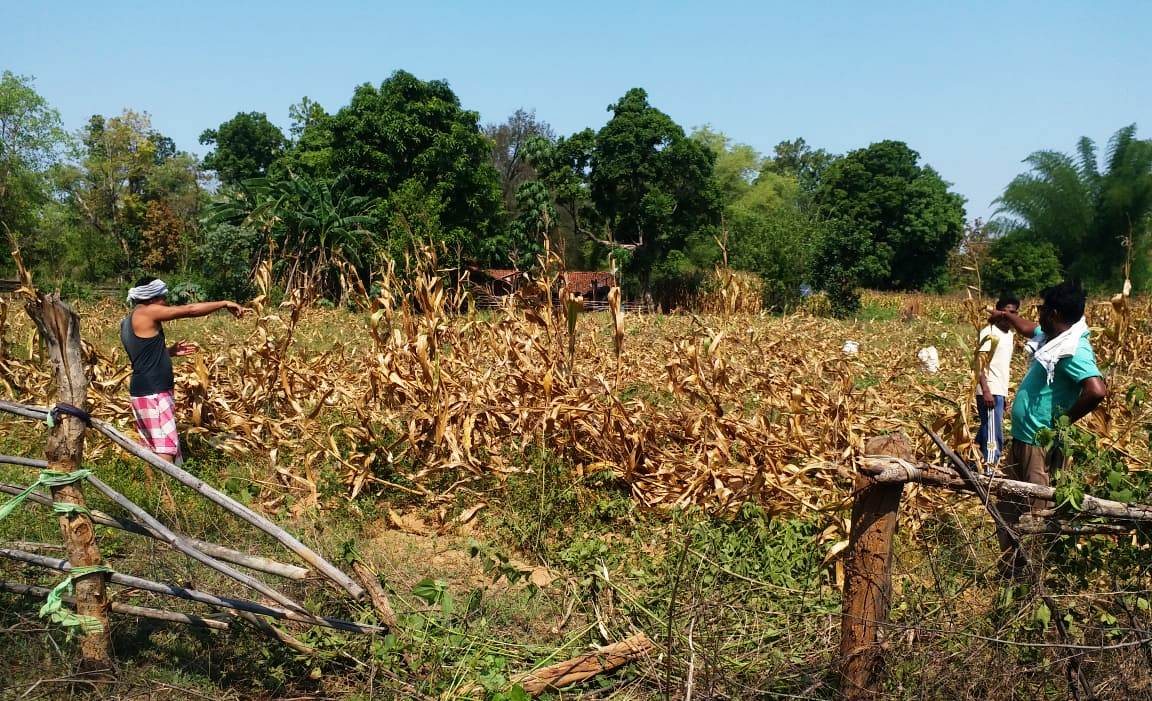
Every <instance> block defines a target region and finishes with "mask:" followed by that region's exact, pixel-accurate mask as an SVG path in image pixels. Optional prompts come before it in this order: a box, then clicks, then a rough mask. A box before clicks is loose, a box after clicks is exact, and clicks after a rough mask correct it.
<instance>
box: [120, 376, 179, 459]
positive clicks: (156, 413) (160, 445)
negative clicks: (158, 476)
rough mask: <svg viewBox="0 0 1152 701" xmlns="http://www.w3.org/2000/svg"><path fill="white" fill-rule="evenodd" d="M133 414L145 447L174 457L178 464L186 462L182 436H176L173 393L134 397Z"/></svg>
mask: <svg viewBox="0 0 1152 701" xmlns="http://www.w3.org/2000/svg"><path fill="white" fill-rule="evenodd" d="M132 414H133V415H134V416H135V417H136V430H137V431H139V432H140V437H141V438H142V439H144V445H146V446H148V447H149V448H151V449H152V452H153V453H156V454H157V455H170V456H172V459H173V461H175V462H176V463H177V464H179V463H182V462H184V456H183V454H182V453H181V452H180V436H178V435H177V434H176V401H175V399H174V398H173V396H172V392H170V391H169V392H160V393H159V394H149V395H148V396H145V397H132Z"/></svg>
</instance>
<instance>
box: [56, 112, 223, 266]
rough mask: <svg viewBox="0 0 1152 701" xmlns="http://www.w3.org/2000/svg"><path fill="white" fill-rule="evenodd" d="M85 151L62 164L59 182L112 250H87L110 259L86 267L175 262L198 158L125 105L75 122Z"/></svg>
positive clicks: (185, 235) (189, 233) (187, 230)
mask: <svg viewBox="0 0 1152 701" xmlns="http://www.w3.org/2000/svg"><path fill="white" fill-rule="evenodd" d="M80 139H81V141H82V143H83V154H82V157H81V158H80V160H79V162H78V163H77V164H74V165H71V166H68V167H65V168H61V169H60V170H59V171H58V176H57V183H58V186H59V187H60V189H61V190H62V191H63V192H64V194H65V198H66V202H67V203H68V204H69V205H70V207H71V208H72V210H73V211H74V212H75V214H76V219H77V221H79V222H81V223H82V225H83V226H84V228H85V232H84V235H85V236H86V237H87V238H88V239H90V241H89V242H88V243H87V244H86V248H87V249H88V250H89V251H96V250H100V249H99V247H98V246H93V244H94V243H95V242H97V241H99V242H103V244H105V246H106V247H111V248H113V249H114V250H115V252H116V253H115V254H109V252H108V251H107V250H106V249H105V250H104V251H103V253H101V255H93V256H91V261H90V262H95V261H96V260H97V259H105V260H110V263H109V265H110V266H111V267H106V268H100V269H94V268H90V267H88V266H87V264H85V267H86V268H87V269H86V271H85V272H83V273H82V274H84V275H86V276H89V277H104V276H107V275H116V276H124V275H132V274H133V272H134V271H135V270H137V269H139V268H140V267H148V268H150V269H153V270H158V271H170V270H175V269H177V268H179V267H180V266H181V265H182V264H183V263H184V262H185V257H184V255H185V253H186V251H187V250H188V249H189V248H190V246H191V245H193V244H194V241H193V240H191V239H193V238H194V234H195V227H196V218H197V213H198V209H199V206H200V198H201V196H202V190H201V188H200V178H199V166H198V164H197V162H196V160H195V159H194V158H192V157H191V156H189V155H188V154H185V153H180V152H178V151H176V149H175V145H174V144H173V143H172V140H171V139H168V138H167V137H165V136H164V135H162V134H160V133H159V132H157V131H156V130H154V129H153V128H152V123H151V119H150V118H149V116H148V114H147V113H140V112H134V111H132V110H125V111H124V112H123V113H122V114H120V115H118V116H116V117H110V118H105V117H103V116H100V115H95V116H93V117H92V118H91V119H90V120H89V121H88V125H87V126H86V127H85V128H84V129H82V130H81V133H80Z"/></svg>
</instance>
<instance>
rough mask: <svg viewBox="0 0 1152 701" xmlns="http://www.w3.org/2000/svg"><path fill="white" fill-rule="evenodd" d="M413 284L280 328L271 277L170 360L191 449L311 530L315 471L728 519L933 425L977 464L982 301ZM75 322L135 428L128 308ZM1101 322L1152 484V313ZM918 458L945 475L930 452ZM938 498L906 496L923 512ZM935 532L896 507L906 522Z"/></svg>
mask: <svg viewBox="0 0 1152 701" xmlns="http://www.w3.org/2000/svg"><path fill="white" fill-rule="evenodd" d="M410 267H411V268H412V269H413V270H414V272H413V273H412V274H410V275H408V276H406V277H405V279H403V280H402V279H400V278H399V277H398V276H397V275H396V274H395V271H394V270H392V269H389V270H386V271H384V273H383V274H382V275H381V276H380V277H379V279H378V280H376V282H377V285H375V286H374V289H379V290H381V292H380V294H379V295H377V296H374V297H370V296H368V295H366V294H363V293H361V296H360V299H359V300H358V302H359V304H361V306H362V311H360V312H346V311H340V310H324V309H318V308H314V307H311V306H309V305H307V304H306V299H305V295H303V294H295V295H289V296H288V298H287V299H286V300H285V301H284V302H283V303H282V304H280V305H279V307H276V308H273V307H271V306H269V305H268V302H267V294H268V289H269V284H270V283H269V271H268V270H267V269H266V268H265V269H264V270H262V271H260V274H259V275H258V280H257V282H258V285H259V286H260V287H261V289H262V290H263V291H264V294H262V295H261V296H260V297H259V298H257V299H256V300H255V301H254V302H253V304H252V306H253V307H254V308H255V310H256V314H255V321H254V322H241V323H244V324H250V325H251V326H250V327H247V326H246V327H245V328H244V329H243V332H242V334H240V335H243V336H246V338H244V340H243V341H241V342H237V343H232V344H229V343H228V342H227V341H226V340H225V339H224V337H222V336H210V337H207V338H197V339H196V340H197V341H199V342H201V344H202V346H203V347H204V348H205V349H216V350H214V351H213V350H205V351H203V352H202V353H201V354H199V355H198V356H196V358H195V359H194V360H193V361H190V362H181V363H178V369H177V384H178V396H179V400H180V405H181V407H182V408H181V418H182V420H183V421H184V422H186V423H188V424H190V425H189V426H188V427H186V429H185V431H186V433H192V434H202V435H204V436H205V437H206V438H208V439H209V441H210V443H211V444H212V445H213V446H217V447H218V448H219V449H221V450H225V451H228V452H230V453H232V454H234V455H236V456H240V457H243V456H251V457H252V458H255V459H257V461H258V462H265V461H266V462H267V463H268V464H269V465H270V466H271V468H270V469H271V471H272V473H273V474H272V475H271V477H272V478H274V479H276V480H278V481H279V483H280V484H281V485H282V487H283V491H289V490H291V491H292V492H294V493H295V494H296V499H295V500H294V502H293V508H294V509H297V510H300V509H306V508H309V507H310V506H312V505H315V504H317V503H318V498H319V494H318V489H317V482H318V479H319V473H320V472H321V470H322V468H324V467H325V466H336V467H337V469H338V471H339V472H340V474H341V475H342V477H343V480H344V482H345V484H346V486H347V494H348V495H349V496H351V497H355V496H356V495H358V494H361V493H363V492H364V491H365V490H372V489H383V490H400V491H403V492H405V493H408V494H412V495H415V496H418V497H420V498H424V499H427V500H429V501H431V502H436V501H439V500H441V499H442V498H443V497H444V496H445V495H446V494H450V493H452V491H453V490H454V489H456V488H458V487H460V486H461V485H466V484H469V483H474V482H479V481H481V480H484V479H490V478H491V477H493V476H495V477H497V478H502V477H504V476H507V475H508V474H510V473H513V472H517V471H520V470H522V469H525V468H524V467H523V462H522V461H521V460H520V459H519V456H520V454H521V452H522V451H523V450H525V449H526V448H528V447H543V448H545V449H547V450H550V451H552V452H554V453H556V454H558V455H561V456H563V457H564V458H565V459H567V460H568V461H569V462H570V464H571V465H572V466H573V469H574V470H575V471H577V472H578V473H581V474H587V473H590V472H594V471H601V470H607V471H611V472H612V473H613V474H614V475H615V476H616V477H617V478H618V479H619V480H621V481H622V482H624V483H626V484H627V485H628V487H629V488H630V489H631V491H632V494H633V495H634V496H635V498H636V500H637V501H638V502H640V503H641V504H643V505H645V506H649V507H669V506H683V505H688V504H697V505H702V506H704V507H706V508H709V509H712V510H720V511H722V510H729V509H734V508H737V507H738V506H739V505H740V504H742V503H744V502H746V501H749V500H751V501H755V502H757V503H760V504H762V505H764V506H766V507H767V508H769V509H770V510H772V511H774V512H778V513H799V512H803V511H806V510H829V509H830V510H834V509H837V508H840V507H842V506H843V505H844V504H845V503H846V500H847V499H848V498H849V497H850V485H851V482H850V477H849V476H848V475H846V472H845V470H844V467H845V466H850V465H851V463H852V460H853V459H854V458H855V457H857V456H858V455H859V454H860V452H861V450H862V449H863V445H864V441H865V439H866V438H867V437H869V436H874V435H878V434H882V433H887V432H891V431H895V430H904V431H905V432H907V433H908V435H911V436H917V435H919V430H918V429H917V428H916V426H917V423H918V422H920V421H927V422H928V423H931V424H933V425H934V426H935V427H936V428H937V430H940V431H942V433H943V434H944V435H946V437H948V438H950V440H951V442H952V443H953V445H955V446H957V447H959V448H961V449H963V450H968V451H971V454H973V455H974V454H975V450H974V447H973V446H972V442H973V439H972V433H973V428H972V425H971V420H970V417H969V414H970V409H969V405H970V404H971V403H972V400H971V399H970V398H971V397H973V396H974V392H975V390H974V386H973V384H972V373H971V358H972V355H971V349H972V341H973V340H974V339H975V331H974V325H975V324H976V323H982V320H981V318H980V314H981V312H980V306H979V304H978V303H975V302H973V301H966V300H964V299H962V298H955V299H952V298H945V299H941V298H938V297H928V296H921V297H916V298H910V297H909V296H907V295H905V296H895V295H869V296H867V298H866V303H867V304H868V305H871V306H873V307H887V308H889V309H892V310H893V317H896V316H899V310H901V309H905V308H908V307H909V306H910V305H914V306H915V308H916V309H918V310H922V311H921V312H918V315H919V316H920V317H921V318H920V319H919V320H918V321H916V322H915V323H891V322H838V321H829V320H826V319H821V318H815V317H812V316H809V315H807V314H804V313H800V314H796V315H792V316H787V317H782V318H774V317H767V316H762V315H747V314H730V315H717V316H706V317H696V316H652V315H634V314H625V313H624V312H622V311H621V310H620V305H619V296H618V294H613V295H611V296H610V310H609V311H608V312H607V313H604V312H600V313H590V312H582V311H581V308H580V307H581V305H580V303H579V300H578V299H577V298H572V299H567V300H559V301H558V302H557V303H553V300H552V299H551V296H552V294H553V293H552V292H551V290H553V289H555V287H554V286H553V285H552V284H551V282H550V280H549V279H542V280H539V281H537V282H536V284H535V285H534V286H529V287H527V288H526V289H525V290H523V291H522V292H521V295H523V296H524V297H525V298H526V299H525V303H524V304H521V305H509V306H508V307H507V308H503V309H500V310H498V311H496V312H492V313H478V312H475V311H458V310H468V309H470V304H469V298H468V295H467V293H466V292H465V287H464V286H463V285H461V286H458V287H452V286H446V283H445V281H444V277H443V276H442V275H440V274H439V273H440V271H439V270H438V268H437V262H436V259H435V256H434V255H432V254H431V253H429V252H424V254H423V255H422V256H420V257H419V258H418V260H416V261H413V262H411V265H410ZM357 287H358V288H359V289H360V290H361V291H362V290H363V289H364V288H363V286H362V285H357ZM528 298H531V299H532V300H536V301H538V302H540V304H536V305H532V304H528V303H527V302H528V301H529V299H528ZM82 312H83V323H84V337H85V339H87V341H88V342H87V343H86V346H85V350H86V356H87V359H88V362H89V363H90V370H89V372H90V377H91V378H92V380H93V382H92V389H91V396H92V400H93V405H94V412H95V414H96V415H98V416H100V417H101V418H105V419H110V420H115V421H117V422H119V423H120V424H121V425H122V426H126V427H127V426H130V425H131V419H130V411H129V405H128V393H127V387H126V380H127V378H128V376H129V368H128V367H127V363H126V359H125V357H124V354H123V352H122V351H121V350H120V349H119V347H118V345H115V344H114V341H111V340H110V341H109V342H108V343H106V344H104V345H101V344H97V343H93V342H92V341H93V340H94V339H99V338H107V339H111V338H112V336H111V334H110V333H109V329H111V328H114V327H115V326H116V323H117V321H118V319H119V317H120V315H122V314H123V310H122V309H121V308H117V307H116V305H114V304H112V303H110V302H106V303H102V304H99V305H95V306H89V307H87V308H84V309H82ZM1091 312H1092V317H1091V319H1090V321H1092V322H1093V323H1095V324H1098V325H1100V326H1102V327H1104V328H1105V330H1104V332H1103V333H1100V334H1098V335H1097V336H1096V345H1097V350H1098V353H1099V355H1100V358H1101V360H1102V362H1103V363H1104V364H1105V366H1106V367H1107V374H1108V377H1109V381H1110V383H1111V385H1112V387H1113V389H1114V390H1115V391H1114V393H1113V396H1112V398H1111V399H1109V401H1108V402H1107V404H1106V405H1105V406H1104V407H1103V408H1102V410H1100V411H1099V412H1097V414H1095V415H1094V416H1092V417H1091V418H1090V419H1088V420H1087V422H1086V425H1087V426H1088V427H1089V428H1090V429H1092V430H1093V431H1095V432H1097V433H1098V434H1099V435H1101V436H1103V437H1104V438H1105V439H1106V441H1107V442H1108V444H1110V445H1112V446H1114V447H1116V448H1118V449H1120V450H1122V451H1125V454H1126V455H1128V456H1129V458H1130V460H1131V462H1132V466H1133V467H1134V468H1142V467H1144V466H1146V465H1147V464H1148V445H1147V440H1146V437H1147V434H1146V431H1147V428H1146V427H1147V424H1148V423H1149V421H1150V420H1152V417H1150V414H1149V409H1148V407H1147V404H1145V403H1142V402H1140V401H1134V400H1133V399H1132V397H1131V396H1130V395H1129V394H1128V393H1126V391H1127V389H1128V387H1130V386H1133V384H1134V382H1139V383H1143V382H1145V381H1146V380H1144V379H1143V378H1146V377H1147V376H1148V371H1149V367H1148V364H1149V360H1148V359H1149V358H1150V357H1152V333H1149V328H1148V322H1147V321H1146V320H1147V319H1148V318H1149V316H1150V312H1152V305H1150V304H1149V303H1148V301H1146V300H1141V301H1136V300H1132V299H1130V298H1129V297H1128V296H1121V299H1119V300H1118V301H1117V300H1113V301H1112V302H1111V303H1105V304H1104V305H1102V306H1096V307H1093V308H1092V310H1091ZM966 320H967V321H966ZM1134 320H1141V321H1139V322H1136V321H1134ZM968 322H972V325H969V324H968ZM0 330H3V332H4V334H5V337H4V340H3V354H2V355H0V385H3V387H2V391H3V393H4V394H5V395H6V396H9V397H14V398H17V399H22V400H37V399H39V400H41V401H42V400H43V399H44V397H46V396H47V391H48V389H49V388H48V382H49V374H48V370H47V368H46V367H44V366H43V364H42V363H40V362H39V361H38V358H37V352H36V351H37V348H36V343H35V340H34V336H33V335H32V331H31V329H30V327H29V324H28V322H27V320H26V318H25V317H24V315H23V314H14V313H13V310H12V309H10V308H8V307H5V306H0ZM176 333H177V332H176V329H171V330H170V331H169V334H170V335H172V336H173V337H174V338H175V335H176ZM847 339H853V340H856V341H858V342H859V343H860V346H861V348H860V352H859V353H858V354H857V355H853V356H846V355H844V354H843V353H842V351H841V347H842V346H843V344H844V341H845V340H847ZM929 343H933V344H935V345H936V346H938V347H939V348H940V352H941V363H942V366H943V370H942V371H941V372H940V373H939V374H936V375H926V374H923V373H922V372H921V371H920V370H919V368H918V365H917V363H916V359H915V354H916V350H917V348H919V347H922V346H923V345H927V344H929ZM1022 355H1023V354H1022V353H1018V356H1022ZM1018 362H1020V363H1022V362H1023V360H1018ZM1020 370H1022V367H1021V368H1019V369H1018V372H1019V371H1020ZM89 449H90V450H100V449H105V450H107V449H108V448H103V447H101V445H100V443H99V442H94V443H93V444H91V445H90V448H89ZM917 450H918V451H919V453H920V455H919V456H918V457H921V458H925V459H932V458H934V457H935V456H933V455H932V454H931V452H930V450H929V448H928V444H927V442H921V443H920V444H919V446H918V448H917ZM944 498H947V497H944V496H941V495H932V496H929V495H927V494H925V493H923V492H920V491H919V490H918V489H915V488H913V489H912V490H911V493H910V494H909V499H910V502H909V503H911V504H914V505H915V504H919V505H920V506H922V507H930V506H931V504H930V503H929V500H936V499H944ZM922 512H923V510H922V509H916V508H912V509H907V510H906V513H907V514H908V518H910V519H912V522H913V523H912V524H911V525H913V526H915V523H916V522H917V521H918V518H919V516H918V514H919V513H922ZM843 537H844V536H843V533H842V532H836V533H828V534H827V540H829V541H832V542H836V541H839V540H841V539H842V538H843Z"/></svg>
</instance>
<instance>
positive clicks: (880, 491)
mask: <svg viewBox="0 0 1152 701" xmlns="http://www.w3.org/2000/svg"><path fill="white" fill-rule="evenodd" d="M865 452H866V453H867V454H868V455H889V456H892V457H898V458H903V459H905V460H908V459H911V458H912V448H911V446H910V444H909V442H908V438H907V437H906V436H905V435H904V434H902V433H897V434H893V435H890V436H880V437H877V438H872V439H870V440H869V441H868V444H867V446H866V447H865ZM853 491H854V492H855V494H856V499H855V501H854V502H853V504H852V531H851V533H850V534H849V543H848V551H847V555H846V558H845V568H844V601H843V613H842V614H841V619H840V698H841V699H844V700H845V701H855V700H856V699H873V698H877V692H876V687H877V685H878V683H879V680H880V662H881V658H880V654H879V653H880V640H879V636H880V628H881V626H882V625H883V624H884V623H886V622H887V621H888V609H889V607H890V606H891V594H892V578H891V574H892V537H893V536H894V535H895V533H896V515H897V512H898V511H899V509H900V497H901V495H902V493H903V491H904V484H903V483H898V484H881V483H877V482H875V481H874V480H873V479H872V478H871V477H868V476H865V475H862V474H857V476H856V481H855V484H854V489H853Z"/></svg>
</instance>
